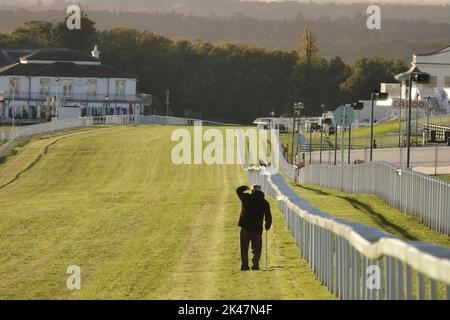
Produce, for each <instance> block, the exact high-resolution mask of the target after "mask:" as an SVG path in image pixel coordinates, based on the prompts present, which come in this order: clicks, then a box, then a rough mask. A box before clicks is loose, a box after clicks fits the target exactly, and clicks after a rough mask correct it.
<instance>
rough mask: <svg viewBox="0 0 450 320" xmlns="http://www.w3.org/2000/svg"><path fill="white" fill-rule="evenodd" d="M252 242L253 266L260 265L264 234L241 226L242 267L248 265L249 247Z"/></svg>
mask: <svg viewBox="0 0 450 320" xmlns="http://www.w3.org/2000/svg"><path fill="white" fill-rule="evenodd" d="M250 243H251V244H252V253H253V259H252V262H253V266H258V265H259V259H261V250H262V235H260V234H257V233H254V232H252V231H249V230H246V229H244V228H241V261H242V267H243V268H247V267H248V248H249V246H250Z"/></svg>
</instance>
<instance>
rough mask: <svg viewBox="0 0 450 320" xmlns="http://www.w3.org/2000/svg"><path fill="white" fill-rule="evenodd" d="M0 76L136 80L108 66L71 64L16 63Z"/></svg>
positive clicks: (133, 76)
mask: <svg viewBox="0 0 450 320" xmlns="http://www.w3.org/2000/svg"><path fill="white" fill-rule="evenodd" d="M0 76H29V77H30V76H31V77H33V76H34V77H39V76H40V77H69V78H70V77H75V78H126V79H134V78H137V77H136V76H135V75H132V74H130V73H127V72H123V71H120V70H118V69H116V68H114V67H112V66H108V65H79V64H76V63H73V62H53V63H47V64H34V63H25V64H22V63H16V64H13V65H9V66H6V67H3V68H1V69H0Z"/></svg>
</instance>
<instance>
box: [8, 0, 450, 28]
mask: <svg viewBox="0 0 450 320" xmlns="http://www.w3.org/2000/svg"><path fill="white" fill-rule="evenodd" d="M300 1H301V2H298V1H283V2H278V1H271V2H264V1H239V0H127V1H122V0H78V1H73V0H2V1H1V3H0V8H7V7H9V8H22V9H27V10H33V11H36V10H41V11H42V10H61V9H63V8H65V7H67V6H68V5H69V4H72V3H80V4H81V5H83V6H84V7H85V8H88V9H89V10H92V11H104V10H107V11H114V10H121V11H128V12H130V11H131V12H174V13H181V14H192V15H196V16H202V17H209V16H222V17H223V16H233V15H244V16H248V17H253V18H257V19H264V20H267V19H269V20H281V21H282V20H291V19H294V18H296V17H298V16H301V17H304V18H305V19H318V18H321V17H328V18H330V19H331V20H333V19H338V18H342V17H354V16H355V15H361V14H364V13H365V11H366V8H367V6H368V4H373V3H374V1H369V0H337V1H336V0H335V1H332V0H314V1H309V0H300ZM344 2H345V3H344ZM375 3H377V4H379V3H383V4H381V8H382V13H383V17H384V18H386V19H402V20H405V19H406V20H426V21H429V22H432V23H448V20H449V11H450V10H449V7H448V0H426V1H423V0H381V1H380V0H378V1H375ZM411 3H413V4H411ZM38 4H39V5H38ZM435 4H441V5H435Z"/></svg>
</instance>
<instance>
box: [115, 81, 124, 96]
mask: <svg viewBox="0 0 450 320" xmlns="http://www.w3.org/2000/svg"><path fill="white" fill-rule="evenodd" d="M124 95H125V80H116V96H118V97H123V96H124Z"/></svg>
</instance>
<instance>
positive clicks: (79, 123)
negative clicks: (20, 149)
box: [0, 118, 93, 156]
mask: <svg viewBox="0 0 450 320" xmlns="http://www.w3.org/2000/svg"><path fill="white" fill-rule="evenodd" d="M92 125H93V121H92V118H80V119H73V120H64V121H52V122H47V123H41V124H36V125H31V126H26V127H19V128H15V129H12V130H10V131H9V132H8V134H9V136H8V141H7V142H6V143H5V144H3V145H1V146H0V156H2V155H3V153H4V152H5V151H6V150H7V149H8V147H9V146H11V145H12V144H13V143H15V142H17V141H20V140H22V139H25V138H28V137H31V136H35V135H40V134H46V133H50V132H56V131H61V130H67V129H75V128H86V127H90V126H92Z"/></svg>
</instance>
